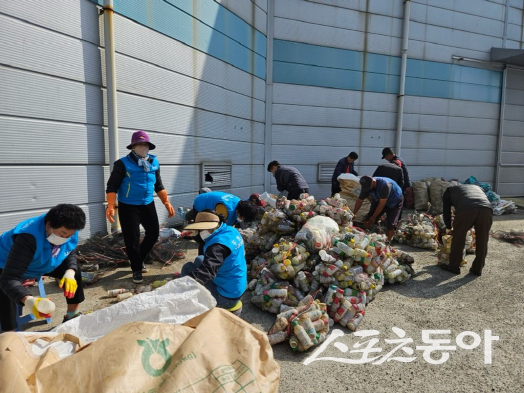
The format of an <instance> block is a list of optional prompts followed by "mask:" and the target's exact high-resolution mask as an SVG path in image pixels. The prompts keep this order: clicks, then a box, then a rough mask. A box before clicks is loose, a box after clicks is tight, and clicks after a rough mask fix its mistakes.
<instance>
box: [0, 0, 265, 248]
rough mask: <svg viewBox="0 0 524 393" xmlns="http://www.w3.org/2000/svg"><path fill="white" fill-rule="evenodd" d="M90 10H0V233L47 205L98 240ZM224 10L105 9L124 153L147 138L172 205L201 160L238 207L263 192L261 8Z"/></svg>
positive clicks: (185, 194) (90, 5)
mask: <svg viewBox="0 0 524 393" xmlns="http://www.w3.org/2000/svg"><path fill="white" fill-rule="evenodd" d="M97 3H98V5H101V4H102V0H100V1H88V0H79V1H69V0H53V1H48V2H41V1H35V2H18V1H15V2H1V3H0V53H1V54H2V59H1V61H0V84H1V86H2V88H1V89H0V129H2V136H3V137H4V138H3V140H4V143H7V146H8V149H6V150H7V151H6V153H5V154H4V156H3V159H2V163H1V168H0V170H1V174H2V175H1V178H2V182H3V187H2V189H1V190H0V231H5V230H7V229H9V228H11V227H12V226H14V225H16V224H17V223H18V222H20V221H21V220H23V219H25V218H28V217H32V216H35V215H38V214H42V213H44V212H46V211H47V210H48V209H49V208H50V207H52V206H54V205H55V204H57V203H75V204H79V205H80V206H81V207H82V208H84V210H85V211H86V214H87V216H88V220H87V221H88V224H87V227H86V230H85V231H83V232H82V233H81V235H82V236H83V237H84V238H85V237H87V236H89V235H91V234H93V233H95V232H97V231H100V230H106V225H107V224H106V220H105V215H104V204H103V202H104V200H105V184H106V181H107V178H108V175H109V166H108V164H109V162H108V154H107V153H106V150H107V129H106V127H105V125H106V124H107V113H106V112H105V100H106V96H105V88H104V86H105V61H104V48H103V39H104V36H103V17H102V16H101V15H99V13H98V8H99V7H97ZM221 3H222V4H223V5H221V4H219V3H216V2H214V1H212V0H202V1H199V2H187V1H176V0H171V1H153V2H145V1H132V2H129V1H122V0H115V1H114V9H115V13H116V14H115V18H114V23H115V27H114V31H115V48H116V75H117V89H118V92H117V99H118V121H119V151H120V155H122V156H123V155H125V154H127V152H128V150H127V149H126V148H125V146H126V145H127V144H128V143H129V141H130V138H131V134H132V132H133V131H135V130H137V129H143V130H146V131H147V132H148V134H149V135H150V137H151V139H152V141H153V142H154V143H155V144H156V145H157V149H156V150H155V151H154V153H155V154H157V155H158V158H159V161H160V163H161V169H162V179H163V182H164V185H165V187H166V189H167V191H168V193H169V195H170V198H171V202H172V203H173V205H175V206H179V205H182V206H191V205H192V200H193V198H194V197H195V195H196V194H197V192H198V189H199V188H200V187H201V184H200V181H201V176H200V164H201V163H202V162H209V163H213V162H230V163H232V164H233V169H232V185H231V188H230V190H231V192H233V193H235V194H237V195H239V196H241V197H245V198H247V197H248V196H249V194H250V193H251V192H255V191H262V190H263V175H264V145H263V141H264V112H265V103H264V101H265V81H264V78H265V66H266V65H265V50H266V43H265V34H264V33H265V28H266V2H265V1H260V0H257V1H253V2H251V1H245V2H244V1H243V2H228V1H222V2H221ZM228 8H230V9H231V10H229V9H228ZM253 26H254V27H253ZM156 202H157V210H158V212H159V218H160V221H161V222H163V221H165V220H166V219H167V213H166V211H165V209H164V207H163V205H162V204H161V203H159V201H158V200H157V201H156ZM175 222H176V221H175ZM170 223H173V222H170Z"/></svg>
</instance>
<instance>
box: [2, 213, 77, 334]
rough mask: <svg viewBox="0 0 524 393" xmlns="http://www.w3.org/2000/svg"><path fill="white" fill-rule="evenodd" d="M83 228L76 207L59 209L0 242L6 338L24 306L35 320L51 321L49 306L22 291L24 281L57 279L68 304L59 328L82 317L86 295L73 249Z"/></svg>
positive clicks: (28, 222) (18, 228)
mask: <svg viewBox="0 0 524 393" xmlns="http://www.w3.org/2000/svg"><path fill="white" fill-rule="evenodd" d="M85 224H86V216H85V214H84V211H83V210H82V209H81V208H80V207H78V206H75V205H69V204H60V205H57V206H55V207H53V208H52V209H51V210H49V212H47V213H46V214H43V215H41V216H40V217H35V218H30V219H28V220H25V221H22V222H21V223H20V224H18V225H17V226H16V227H15V228H13V229H11V230H9V231H7V232H5V233H3V234H2V235H1V236H0V325H1V326H2V330H3V331H4V332H5V331H10V330H15V328H16V315H15V313H16V312H17V305H18V304H20V305H25V306H27V307H28V308H29V310H30V312H31V313H32V314H33V315H34V316H35V318H50V317H51V312H52V311H50V310H54V304H53V303H52V302H51V301H49V300H48V299H42V298H40V297H33V296H31V294H30V292H29V291H28V290H27V289H26V288H24V286H23V285H22V281H23V280H24V279H27V278H34V279H36V280H38V279H40V277H41V276H43V275H45V276H50V277H54V278H58V279H59V280H60V281H59V284H58V286H59V288H60V289H63V290H64V296H65V297H66V302H67V314H66V315H65V316H64V320H63V321H62V322H66V321H68V320H70V319H71V318H74V317H76V316H78V315H80V313H79V312H78V306H79V304H80V303H82V302H83V301H84V291H83V289H82V276H81V271H80V268H79V266H78V264H77V260H76V255H75V248H76V246H77V244H78V231H79V230H81V229H84V227H85Z"/></svg>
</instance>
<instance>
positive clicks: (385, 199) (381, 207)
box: [353, 176, 404, 240]
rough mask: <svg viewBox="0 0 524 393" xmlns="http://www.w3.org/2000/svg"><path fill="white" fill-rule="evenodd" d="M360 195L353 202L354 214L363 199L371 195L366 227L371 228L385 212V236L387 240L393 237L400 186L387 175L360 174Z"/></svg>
mask: <svg viewBox="0 0 524 393" xmlns="http://www.w3.org/2000/svg"><path fill="white" fill-rule="evenodd" d="M360 185H361V186H362V189H361V190H360V195H359V196H358V199H357V201H356V202H355V209H354V211H353V214H354V215H357V212H358V211H359V210H360V207H361V206H362V203H363V202H364V199H365V198H367V197H369V196H370V197H371V208H370V209H369V212H368V214H367V215H366V220H367V221H366V223H365V227H366V228H368V229H369V228H371V227H372V226H373V224H375V221H377V219H379V218H380V217H381V216H382V215H383V214H384V213H386V217H387V218H386V236H387V238H388V240H391V239H392V238H393V235H394V234H395V229H396V226H397V221H398V218H399V215H400V212H401V210H402V203H403V202H404V198H403V197H402V190H401V188H400V187H399V186H398V185H397V183H395V182H394V181H393V180H391V179H388V178H387V177H371V176H362V177H361V178H360Z"/></svg>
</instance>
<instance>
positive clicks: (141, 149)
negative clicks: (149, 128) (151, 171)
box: [134, 146, 149, 158]
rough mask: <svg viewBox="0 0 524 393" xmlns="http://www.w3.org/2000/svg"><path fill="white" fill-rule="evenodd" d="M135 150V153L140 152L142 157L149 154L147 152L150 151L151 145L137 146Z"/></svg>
mask: <svg viewBox="0 0 524 393" xmlns="http://www.w3.org/2000/svg"><path fill="white" fill-rule="evenodd" d="M134 150H135V153H136V154H138V155H139V156H140V157H142V158H144V157H145V156H147V153H149V147H148V146H135V149H134Z"/></svg>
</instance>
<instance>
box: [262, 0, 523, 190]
mask: <svg viewBox="0 0 524 393" xmlns="http://www.w3.org/2000/svg"><path fill="white" fill-rule="evenodd" d="M411 3H412V5H411V18H410V34H409V38H410V40H409V51H408V58H409V59H410V60H409V61H408V70H407V85H406V98H405V106H404V118H403V135H402V144H401V151H400V155H401V156H402V157H403V158H404V160H405V161H406V164H407V166H408V168H409V172H410V177H411V178H412V179H413V180H416V179H421V178H424V177H428V176H435V177H444V178H446V179H447V180H450V179H452V178H456V179H459V180H461V181H463V180H465V179H467V178H468V177H469V176H470V175H473V176H475V177H477V179H478V180H479V181H483V182H491V183H493V182H494V181H495V172H496V161H497V136H498V130H499V113H500V104H499V102H500V90H501V79H502V78H501V76H502V73H501V72H500V68H492V67H491V68H489V69H487V70H482V69H480V70H479V69H478V67H479V65H478V64H473V63H458V62H454V61H453V60H452V58H451V56H453V55H459V56H463V57H470V58H475V59H479V60H489V57H490V50H491V47H492V46H494V47H500V46H502V36H503V29H504V15H505V8H504V3H505V2H504V1H502V0H500V1H486V0H465V1H462V0H461V1H454V0H447V1H439V2H430V1H425V0H414V1H412V2H411ZM403 4H404V2H403V1H400V0H394V1H391V0H369V1H356V2H343V1H338V0H306V1H304V0H288V1H285V2H280V1H277V2H276V8H275V39H276V40H282V42H285V45H286V48H290V49H292V48H293V45H292V44H293V43H295V44H296V45H295V47H296V51H297V53H299V55H300V56H301V57H300V58H302V59H304V60H303V63H302V64H300V65H299V64H293V62H294V60H293V59H292V55H289V57H285V56H284V55H282V56H279V53H278V46H277V49H276V50H275V62H274V69H275V70H274V72H275V75H276V79H277V80H276V81H275V82H276V83H275V85H274V97H273V118H272V121H273V135H272V140H273V144H272V147H271V149H272V155H273V159H276V160H279V161H280V162H281V163H284V164H288V165H294V166H296V167H297V168H298V169H299V170H301V171H303V175H304V177H305V178H306V180H307V181H308V184H309V186H310V190H311V192H312V193H313V194H314V195H315V196H318V197H325V196H327V195H328V194H329V193H330V184H329V183H319V182H318V181H317V175H318V168H317V165H318V163H329V162H332V163H333V164H334V163H336V161H338V159H340V158H342V157H344V156H346V155H347V154H348V153H349V152H350V151H356V152H357V153H358V154H359V156H360V157H359V159H358V160H357V162H356V170H357V172H359V174H361V175H362V174H371V173H372V172H373V171H374V169H375V168H376V166H377V165H379V164H380V163H382V162H383V161H382V160H381V150H382V148H384V147H387V146H390V147H393V148H395V138H396V116H397V93H398V86H399V77H398V75H399V72H397V70H399V69H400V66H399V65H400V55H401V41H402V23H403V14H404V11H403ZM511 7H512V8H511V10H510V12H509V13H510V14H511V15H512V16H511V18H510V19H509V26H514V27H515V26H517V27H519V28H520V29H521V28H522V19H520V22H519V20H518V19H517V18H516V17H515V15H519V14H520V15H522V4H521V3H519V4H517V2H515V1H513V2H512V3H511ZM513 11H515V12H513ZM511 29H513V27H511ZM513 30H514V29H513ZM517 38H518V37H517V33H515V32H513V33H510V34H508V40H516V39H517ZM290 42H291V43H290ZM304 44H307V45H304ZM518 45H520V47H522V39H521V38H520V42H519V43H518ZM315 54H317V55H316V56H315ZM355 56H356V57H355ZM341 59H344V60H341ZM355 59H356V60H355ZM298 62H299V61H298V60H297V63H298ZM388 62H389V63H391V64H386V65H385V63H388ZM341 64H342V65H341ZM319 67H320V68H322V69H325V72H326V74H321V71H319ZM474 67H477V68H474ZM481 67H482V66H481ZM379 68H382V69H383V70H381V71H376V70H377V69H379ZM392 70H394V71H393V72H392ZM377 72H382V74H381V75H379V74H378V73H377ZM297 74H300V78H299V77H296V75H297ZM279 75H280V76H281V77H279ZM330 76H331V78H330ZM348 80H351V81H352V80H358V82H359V83H357V84H356V85H355V84H354V83H353V82H349V83H348ZM286 81H289V82H288V83H286ZM375 82H377V83H375ZM477 93H478V94H477ZM480 97H482V98H480ZM290 144H291V145H292V148H289V146H290ZM273 191H275V184H274V183H273Z"/></svg>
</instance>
